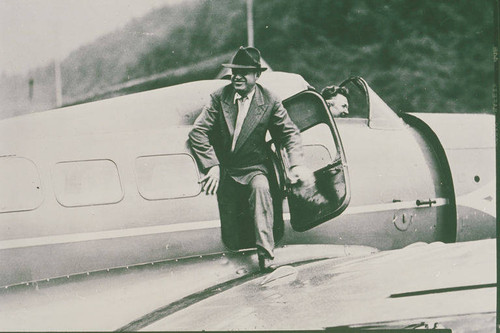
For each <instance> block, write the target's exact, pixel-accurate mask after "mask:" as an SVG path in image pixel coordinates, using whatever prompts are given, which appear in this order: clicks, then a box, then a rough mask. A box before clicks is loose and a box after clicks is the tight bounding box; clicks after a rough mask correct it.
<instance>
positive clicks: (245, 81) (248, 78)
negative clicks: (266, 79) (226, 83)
mask: <svg viewBox="0 0 500 333" xmlns="http://www.w3.org/2000/svg"><path fill="white" fill-rule="evenodd" d="M232 72H233V75H232V76H231V82H232V83H233V87H234V90H236V91H237V92H238V93H239V94H240V95H242V96H246V95H247V94H248V93H249V92H250V91H251V90H252V89H253V87H255V83H256V82H257V79H258V78H259V76H260V72H258V71H255V70H253V69H240V68H233V69H232Z"/></svg>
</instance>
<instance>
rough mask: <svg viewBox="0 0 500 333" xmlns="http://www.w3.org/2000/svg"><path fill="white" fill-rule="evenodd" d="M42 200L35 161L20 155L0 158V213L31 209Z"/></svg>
mask: <svg viewBox="0 0 500 333" xmlns="http://www.w3.org/2000/svg"><path fill="white" fill-rule="evenodd" d="M42 200H43V196H42V190H41V184H40V177H39V175H38V170H37V168H36V165H35V163H33V162H32V161H30V160H28V159H26V158H22V157H2V158H0V213H7V212H17V211H26V210H33V209H35V208H37V207H38V206H40V205H41V203H42Z"/></svg>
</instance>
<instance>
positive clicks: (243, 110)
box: [231, 96, 248, 151]
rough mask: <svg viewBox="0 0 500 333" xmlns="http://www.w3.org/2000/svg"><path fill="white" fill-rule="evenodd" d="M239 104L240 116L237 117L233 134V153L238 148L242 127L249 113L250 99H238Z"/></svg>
mask: <svg viewBox="0 0 500 333" xmlns="http://www.w3.org/2000/svg"><path fill="white" fill-rule="evenodd" d="M237 102H238V116H237V117H236V125H235V126H234V134H233V143H232V145H231V151H234V147H236V140H238V136H239V135H240V132H241V127H242V126H243V121H244V120H245V117H246V115H247V113H248V107H247V105H246V104H247V102H248V97H247V96H245V97H240V98H238V99H237Z"/></svg>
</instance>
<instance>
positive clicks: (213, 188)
mask: <svg viewBox="0 0 500 333" xmlns="http://www.w3.org/2000/svg"><path fill="white" fill-rule="evenodd" d="M219 180H220V167H219V166H218V165H214V166H213V167H211V168H210V169H209V170H208V172H207V174H206V175H205V177H203V178H202V179H200V181H199V182H200V183H203V182H204V183H205V184H204V185H203V189H202V191H204V192H206V194H215V193H217V189H218V188H219Z"/></svg>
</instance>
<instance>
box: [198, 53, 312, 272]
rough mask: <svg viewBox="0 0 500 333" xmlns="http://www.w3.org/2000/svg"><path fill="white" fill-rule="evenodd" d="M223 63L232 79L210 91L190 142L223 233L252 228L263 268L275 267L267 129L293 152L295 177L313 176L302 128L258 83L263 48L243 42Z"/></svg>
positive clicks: (290, 154) (307, 178) (229, 234)
mask: <svg viewBox="0 0 500 333" xmlns="http://www.w3.org/2000/svg"><path fill="white" fill-rule="evenodd" d="M223 66H224V67H227V68H230V69H231V70H232V76H231V84H229V85H227V86H225V87H223V88H221V89H219V90H217V91H215V92H214V93H212V94H211V96H210V97H211V100H210V102H209V104H208V105H206V106H205V107H204V108H203V110H202V112H201V114H200V115H199V117H198V118H197V119H196V121H195V123H194V127H193V129H192V131H191V132H190V134H189V138H190V143H191V147H192V149H193V151H194V153H195V156H196V157H197V159H198V162H199V164H200V166H201V169H202V171H203V172H204V173H206V175H205V176H204V177H203V178H202V179H201V180H200V182H202V183H204V185H203V191H205V192H206V193H207V194H214V193H217V201H218V204H219V212H220V218H221V229H222V238H223V239H224V240H227V239H231V237H232V236H234V237H237V236H235V235H237V234H241V230H247V231H249V230H251V231H253V233H254V235H252V237H253V236H254V238H253V239H254V241H255V245H256V246H257V254H258V259H259V268H260V269H261V270H262V271H266V270H271V269H273V268H274V267H275V266H274V263H273V259H274V252H273V251H274V246H275V243H274V237H273V221H274V215H273V214H274V211H273V201H272V196H271V186H270V182H269V178H268V177H269V175H270V172H271V171H272V169H271V168H272V165H271V160H270V154H269V147H268V145H267V144H266V140H265V137H266V132H267V131H269V132H270V134H271V137H272V138H273V140H274V142H275V143H276V144H279V145H281V146H282V147H285V149H286V151H287V152H288V157H289V161H290V167H291V174H292V176H294V177H296V178H297V179H299V180H302V181H303V182H308V181H311V178H312V177H313V176H312V173H311V172H310V171H309V170H308V169H307V168H305V167H303V166H301V165H302V162H303V161H302V160H303V153H302V146H301V138H300V133H299V130H298V129H297V127H296V126H295V124H294V123H293V122H292V120H291V119H290V117H289V116H288V114H287V112H286V109H285V108H284V107H283V105H282V104H281V101H280V100H279V99H278V97H276V96H275V95H274V94H273V93H271V92H270V91H269V90H267V89H266V88H264V87H262V86H261V85H259V84H257V80H258V78H259V77H260V74H261V73H262V72H263V71H265V70H266V68H264V67H262V66H261V61H260V52H259V50H258V49H256V48H253V47H240V48H239V50H238V51H237V52H236V54H235V55H234V57H233V59H232V61H231V63H230V64H223ZM242 213H243V214H242ZM245 215H247V216H249V219H248V220H250V222H252V224H253V225H252V226H251V228H250V229H248V228H246V229H245V226H244V225H243V224H245V218H244V216H245ZM252 229H253V230H252ZM247 233H248V232H247ZM226 245H227V242H226ZM229 247H230V248H231V247H232V248H242V247H244V245H240V246H238V240H236V241H235V242H234V244H233V245H232V246H229Z"/></svg>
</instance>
